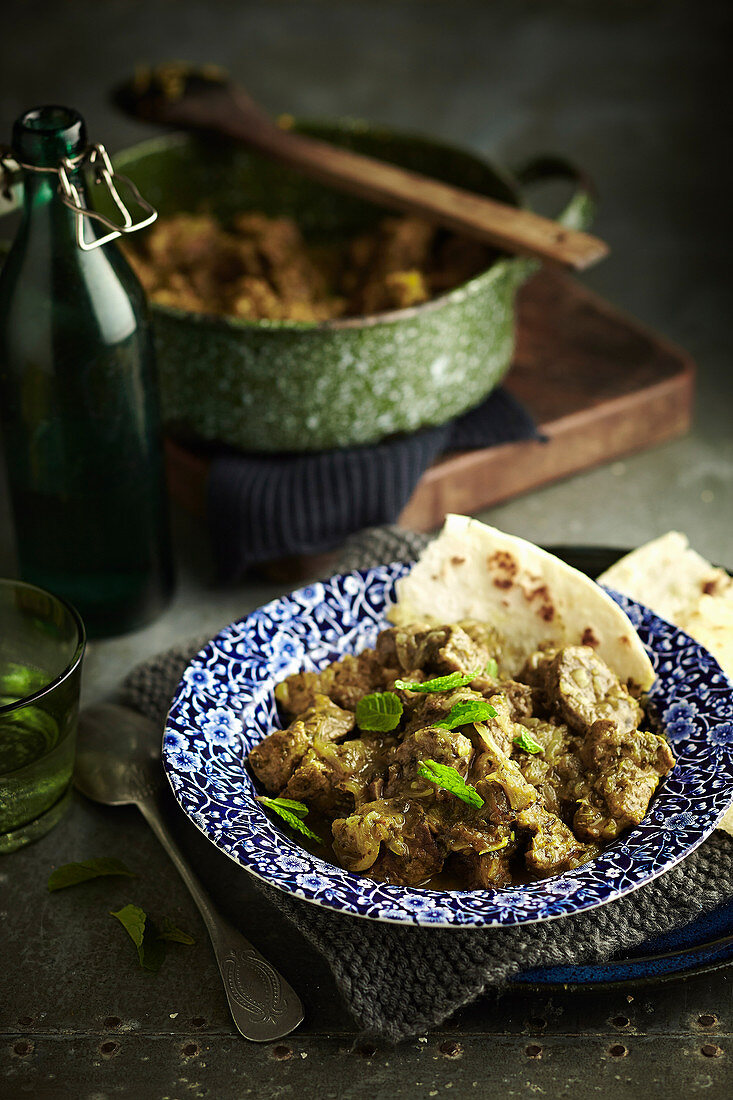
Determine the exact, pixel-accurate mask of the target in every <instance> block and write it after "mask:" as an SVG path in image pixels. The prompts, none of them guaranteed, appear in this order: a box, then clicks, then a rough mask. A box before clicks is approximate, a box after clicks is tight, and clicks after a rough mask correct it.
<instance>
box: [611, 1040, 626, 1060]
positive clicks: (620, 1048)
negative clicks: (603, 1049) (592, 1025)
mask: <svg viewBox="0 0 733 1100" xmlns="http://www.w3.org/2000/svg"><path fill="white" fill-rule="evenodd" d="M608 1053H609V1054H610V1055H611V1057H612V1058H625V1057H626V1055H627V1054H628V1053H629V1052H628V1050H627V1049H626V1047H625V1046H624V1045H623V1043H614V1044H613V1046H610V1047H609V1048H608Z"/></svg>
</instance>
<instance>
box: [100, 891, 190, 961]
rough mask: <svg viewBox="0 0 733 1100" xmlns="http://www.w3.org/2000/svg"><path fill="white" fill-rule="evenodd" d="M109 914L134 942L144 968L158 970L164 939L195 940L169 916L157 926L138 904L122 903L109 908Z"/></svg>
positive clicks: (162, 955)
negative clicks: (119, 905)
mask: <svg viewBox="0 0 733 1100" xmlns="http://www.w3.org/2000/svg"><path fill="white" fill-rule="evenodd" d="M109 915H110V916H111V917H115V919H116V920H118V921H119V922H120V924H121V925H122V927H123V928H124V929H125V931H126V932H127V934H128V936H129V937H130V939H131V940H132V942H133V943H134V944H135V947H136V948H137V957H138V959H139V960H140V966H142V967H143V968H144V969H145V970H152V971H157V970H160V967H161V965H162V962H163V959H164V958H165V950H166V948H165V941H166V940H172V941H174V942H175V943H185V944H187V945H191V944H193V943H194V942H195V941H194V938H193V936H189V934H188V932H184V931H183V930H182V929H181V928H177V927H176V925H175V924H174V923H173V921H172V920H171V919H170V918H169V917H165V918H164V920H163V923H162V925H161V927H158V926H157V925H156V924H155V923H154V921H152V920H151V918H150V917H149V916H148V915H147V913H146V912H145V910H144V909H141V908H140V906H139V905H124V906H123V907H122V909H116V910H110V914H109Z"/></svg>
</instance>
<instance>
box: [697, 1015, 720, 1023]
mask: <svg viewBox="0 0 733 1100" xmlns="http://www.w3.org/2000/svg"><path fill="white" fill-rule="evenodd" d="M697 1022H698V1024H699V1025H700V1027H715V1025H716V1024H717V1022H718V1017H717V1016H716V1015H715V1013H714V1012H703V1013H702V1014H701V1015H700V1016H698V1018H697Z"/></svg>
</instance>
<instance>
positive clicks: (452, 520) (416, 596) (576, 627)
mask: <svg viewBox="0 0 733 1100" xmlns="http://www.w3.org/2000/svg"><path fill="white" fill-rule="evenodd" d="M396 595H397V602H396V606H395V607H394V608H392V609H391V611H390V615H389V617H390V619H391V620H392V621H393V622H396V623H397V624H406V623H409V622H416V621H419V620H428V621H439V622H441V623H450V622H458V621H460V620H461V619H477V620H479V621H480V622H484V623H488V624H490V625H491V626H492V627H493V629H494V630H495V631H496V633H497V634H498V636H499V638H500V639H501V648H502V661H503V667H502V671H503V672H505V673H508V674H509V675H515V674H516V673H517V672H519V670H520V668H521V667H522V665H523V664H524V661H525V660H526V658H527V657H528V656H529V655H530V654H531V653H534V652H535V651H536V650H537V649H538V648H539V647H540V646H542V645H557V646H562V645H591V646H593V648H594V649H595V650H596V652H597V653H598V654H599V656H600V657H602V658H603V660H604V661H606V663H607V664H608V665H609V667H610V668H612V669H613V671H614V672H615V673H616V675H617V676H618V677H619V679H621V680H622V681H624V682H625V683H628V684H630V685H633V686H635V687H638V688H640V689H642V690H647V689H648V688H649V687H651V685H652V682H653V680H654V669H653V668H652V664H651V661H650V660H649V657H648V656H647V653H646V651H645V649H644V647H643V645H642V643H641V640H640V638H639V636H638V634H637V633H636V631H635V630H634V627H633V625H632V624H631V622H630V620H629V618H628V616H627V615H626V614H625V613H624V612H623V611H622V610H621V608H620V607H619V606H618V604H617V603H616V602H615V601H614V600H612V599H611V597H610V596H609V595H608V594H607V593H605V592H604V591H603V590H602V589H601V588H600V587H599V586H598V585H597V584H596V583H595V582H594V581H592V580H590V579H589V578H588V577H586V575H585V574H584V573H581V572H579V571H578V570H577V569H572V568H571V567H570V566H569V565H566V564H565V562H563V561H561V560H560V559H559V558H556V557H555V556H554V555H553V554H548V553H547V552H546V551H545V550H540V548H539V547H538V546H534V545H533V544H532V543H530V542H526V541H525V540H524V539H520V538H517V537H516V536H514V535H507V534H505V533H504V532H503V531H498V530H497V529H496V528H495V527H489V526H487V525H486V524H484V523H480V522H479V521H478V520H475V519H469V518H468V517H467V516H456V515H449V516H447V518H446V521H445V526H444V527H443V530H442V532H441V534H440V535H439V536H438V538H437V539H435V540H434V542H431V543H430V545H429V546H428V547H427V548H426V549H425V550H424V551H423V553H422V554H421V555H420V559H419V561H418V562H417V563H416V564H415V565H414V566H413V568H412V570H411V571H410V573H408V574H407V575H406V576H405V577H403V578H401V580H399V581H398V582H397V587H396Z"/></svg>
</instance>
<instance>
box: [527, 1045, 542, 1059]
mask: <svg viewBox="0 0 733 1100" xmlns="http://www.w3.org/2000/svg"><path fill="white" fill-rule="evenodd" d="M524 1053H525V1054H526V1055H527V1057H528V1058H541V1057H542V1047H538V1046H537V1045H536V1044H535V1043H530V1044H529V1046H528V1047H525V1048H524Z"/></svg>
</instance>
